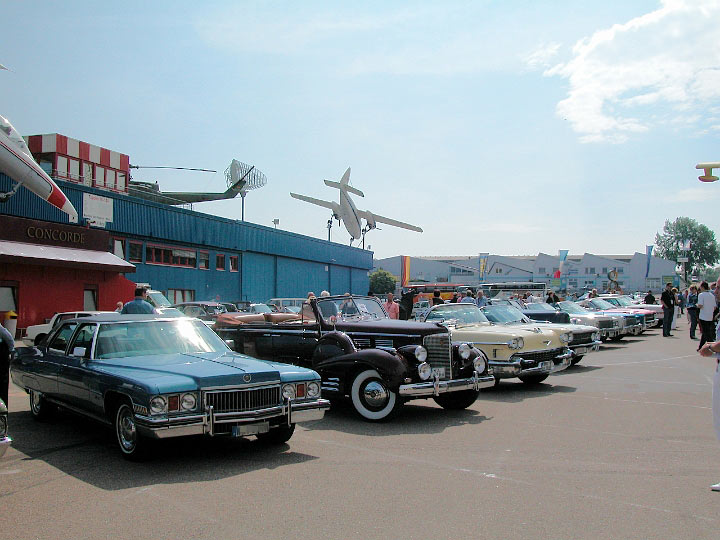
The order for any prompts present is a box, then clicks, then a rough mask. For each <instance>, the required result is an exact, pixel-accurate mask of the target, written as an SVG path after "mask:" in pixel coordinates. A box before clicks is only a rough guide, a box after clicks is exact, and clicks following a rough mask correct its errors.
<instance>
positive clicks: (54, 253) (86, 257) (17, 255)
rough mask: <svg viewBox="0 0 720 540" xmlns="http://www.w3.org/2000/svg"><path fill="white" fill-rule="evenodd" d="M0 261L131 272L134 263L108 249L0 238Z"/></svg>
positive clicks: (133, 269) (133, 268)
mask: <svg viewBox="0 0 720 540" xmlns="http://www.w3.org/2000/svg"><path fill="white" fill-rule="evenodd" d="M0 262H3V263H15V264H36V265H41V266H62V267H65V268H85V269H91V270H104V271H107V272H134V271H135V265H134V264H130V263H129V262H127V261H124V260H123V259H121V258H120V257H117V256H116V255H113V254H112V253H110V252H108V251H93V250H89V249H76V248H67V247H57V246H41V245H38V244H26V243H24V242H11V241H9V240H0Z"/></svg>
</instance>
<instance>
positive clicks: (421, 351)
mask: <svg viewBox="0 0 720 540" xmlns="http://www.w3.org/2000/svg"><path fill="white" fill-rule="evenodd" d="M415 358H416V359H417V361H418V362H424V361H425V360H427V349H426V348H425V347H423V346H421V345H418V346H417V347H415Z"/></svg>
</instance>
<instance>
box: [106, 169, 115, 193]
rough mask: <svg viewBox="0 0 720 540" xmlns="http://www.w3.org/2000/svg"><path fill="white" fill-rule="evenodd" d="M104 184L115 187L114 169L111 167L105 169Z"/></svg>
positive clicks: (111, 187)
mask: <svg viewBox="0 0 720 540" xmlns="http://www.w3.org/2000/svg"><path fill="white" fill-rule="evenodd" d="M105 186H106V187H109V188H110V189H115V171H113V170H112V169H107V171H106V172H105Z"/></svg>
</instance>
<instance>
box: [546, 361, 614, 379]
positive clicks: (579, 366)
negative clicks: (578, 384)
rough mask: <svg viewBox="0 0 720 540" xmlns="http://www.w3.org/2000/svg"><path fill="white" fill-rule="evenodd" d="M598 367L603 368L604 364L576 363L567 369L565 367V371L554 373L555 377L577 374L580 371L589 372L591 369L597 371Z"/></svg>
mask: <svg viewBox="0 0 720 540" xmlns="http://www.w3.org/2000/svg"><path fill="white" fill-rule="evenodd" d="M596 369H603V367H602V366H588V365H585V364H575V365H572V366H570V367H569V368H567V369H564V370H563V371H558V372H557V373H555V375H553V377H558V376H563V375H577V374H578V373H587V372H589V371H595V370H596Z"/></svg>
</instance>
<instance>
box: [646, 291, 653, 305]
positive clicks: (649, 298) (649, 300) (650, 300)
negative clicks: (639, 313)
mask: <svg viewBox="0 0 720 540" xmlns="http://www.w3.org/2000/svg"><path fill="white" fill-rule="evenodd" d="M644 302H645V303H646V304H654V303H655V297H654V296H653V293H652V291H648V293H647V294H646V295H645V300H644Z"/></svg>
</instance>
